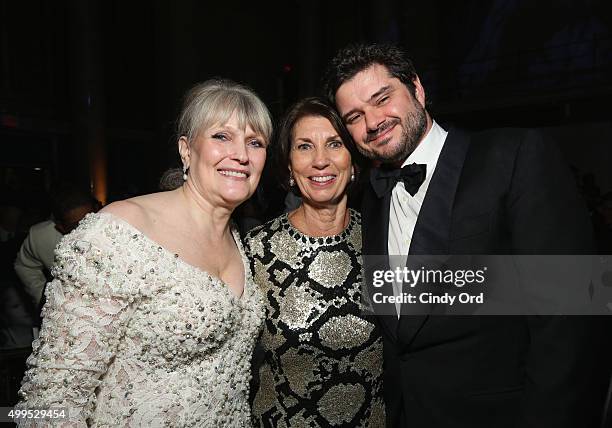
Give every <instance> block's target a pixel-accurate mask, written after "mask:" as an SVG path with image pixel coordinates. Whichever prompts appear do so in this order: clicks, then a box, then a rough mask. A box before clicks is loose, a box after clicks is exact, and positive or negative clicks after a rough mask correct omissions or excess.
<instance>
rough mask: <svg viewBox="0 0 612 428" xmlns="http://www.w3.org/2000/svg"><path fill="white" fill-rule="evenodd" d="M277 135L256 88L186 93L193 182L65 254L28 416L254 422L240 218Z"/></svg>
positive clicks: (250, 299)
mask: <svg viewBox="0 0 612 428" xmlns="http://www.w3.org/2000/svg"><path fill="white" fill-rule="evenodd" d="M271 132H272V125H271V120H270V115H269V112H268V110H267V109H266V107H265V105H264V104H263V102H262V101H261V100H260V99H259V98H258V97H257V96H256V95H255V94H254V93H253V92H252V91H251V90H249V89H247V88H246V87H244V86H242V85H239V84H236V83H233V82H230V81H225V80H211V81H207V82H204V83H202V84H200V85H197V86H196V87H194V88H193V89H191V91H189V93H188V94H187V96H186V98H185V102H184V105H183V109H182V112H181V115H180V117H179V121H178V135H179V138H178V150H179V153H180V156H181V159H182V162H183V179H184V183H183V185H182V186H180V187H179V188H177V189H176V190H172V191H167V192H160V193H155V194H149V195H144V196H139V197H136V198H133V199H128V200H124V201H119V202H115V203H113V204H110V205H109V206H107V207H105V208H104V209H103V210H102V211H101V212H100V213H97V214H90V215H88V216H87V217H86V218H85V220H83V222H82V223H81V224H80V226H79V227H78V228H77V229H76V230H75V231H73V232H72V233H71V234H69V235H67V236H66V237H65V238H64V240H63V241H62V242H61V244H60V246H59V248H58V249H57V253H56V254H57V258H56V265H55V268H54V274H55V279H54V281H53V282H51V283H50V284H49V286H48V287H47V304H46V306H45V308H44V310H43V315H44V320H43V326H42V330H41V334H40V340H39V341H37V342H35V343H34V346H33V353H32V355H31V356H30V358H29V359H28V364H29V370H28V371H27V373H26V376H25V379H24V382H23V386H22V388H21V391H20V394H21V397H22V401H21V402H20V403H19V405H18V408H20V409H27V408H65V409H67V411H68V414H67V415H66V419H65V422H66V424H77V425H85V423H87V424H88V425H91V426H160V425H165V426H245V425H249V418H250V410H249V405H248V395H249V392H248V384H249V378H250V358H251V353H252V350H253V346H254V341H255V340H256V337H257V334H258V332H259V329H260V326H261V322H262V313H263V308H262V306H261V296H260V292H259V291H258V289H257V288H256V287H255V286H254V284H253V281H252V277H251V273H250V270H249V265H248V261H247V259H246V257H245V254H244V251H243V248H242V246H241V243H240V238H239V235H238V232H237V230H236V229H235V227H233V225H232V224H231V222H230V215H231V213H232V211H233V210H234V209H235V208H236V207H237V206H238V205H239V204H241V203H242V202H244V201H245V200H247V199H248V198H249V197H250V196H251V195H252V194H253V192H254V191H255V188H256V187H257V184H258V182H259V179H260V176H261V173H262V170H263V167H264V163H265V160H266V146H267V144H268V141H269V139H270V135H271ZM47 422H48V421H47ZM57 422H60V421H59V420H58V421H57ZM71 426H72V425H71Z"/></svg>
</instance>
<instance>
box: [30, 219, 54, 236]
mask: <svg viewBox="0 0 612 428" xmlns="http://www.w3.org/2000/svg"><path fill="white" fill-rule="evenodd" d="M29 234H30V236H61V233H60V232H58V230H57V229H56V228H55V223H54V222H53V221H51V220H45V221H41V222H40V223H36V224H35V225H33V226H32V227H30V231H29Z"/></svg>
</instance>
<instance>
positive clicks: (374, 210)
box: [361, 170, 398, 340]
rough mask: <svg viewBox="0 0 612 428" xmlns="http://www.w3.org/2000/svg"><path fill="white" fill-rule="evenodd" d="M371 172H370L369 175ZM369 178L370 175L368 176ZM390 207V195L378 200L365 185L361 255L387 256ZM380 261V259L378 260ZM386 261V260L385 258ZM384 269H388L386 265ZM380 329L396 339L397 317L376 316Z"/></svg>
mask: <svg viewBox="0 0 612 428" xmlns="http://www.w3.org/2000/svg"><path fill="white" fill-rule="evenodd" d="M372 172H373V170H372V171H371V173H372ZM370 177H371V174H370ZM390 206H391V193H387V194H385V196H383V197H382V198H379V197H378V196H377V195H376V193H375V192H374V190H373V189H372V185H371V184H370V182H368V183H367V186H366V190H365V192H364V197H363V200H362V207H361V229H362V236H363V245H362V253H363V254H364V255H371V256H383V255H384V256H386V255H388V254H389V246H388V239H389V238H388V237H389V207H390ZM378 259H380V258H378ZM385 259H386V258H385ZM385 269H389V267H388V263H387V266H386V267H385ZM385 291H386V292H388V293H389V292H390V293H391V294H392V293H393V290H391V289H390V288H389V289H386V290H385ZM378 318H379V319H380V320H381V324H382V327H383V328H384V329H385V330H386V332H387V334H388V335H389V336H390V337H392V338H393V340H395V339H396V333H397V321H398V320H397V316H396V315H384V314H381V315H379V316H378Z"/></svg>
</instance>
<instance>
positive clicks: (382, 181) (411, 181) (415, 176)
mask: <svg viewBox="0 0 612 428" xmlns="http://www.w3.org/2000/svg"><path fill="white" fill-rule="evenodd" d="M426 171H427V165H426V164H424V163H419V164H416V163H411V164H410V165H405V166H403V167H402V169H385V168H375V169H373V170H372V175H371V176H370V181H371V182H372V187H373V188H374V191H375V192H376V195H377V196H378V197H379V198H382V197H383V196H384V195H385V194H386V193H387V192H391V191H392V190H393V188H394V187H395V185H396V184H397V182H398V181H403V182H404V187H405V188H406V191H407V192H408V193H410V195H411V196H414V195H416V193H417V192H418V191H419V187H421V184H423V181H425V172H426Z"/></svg>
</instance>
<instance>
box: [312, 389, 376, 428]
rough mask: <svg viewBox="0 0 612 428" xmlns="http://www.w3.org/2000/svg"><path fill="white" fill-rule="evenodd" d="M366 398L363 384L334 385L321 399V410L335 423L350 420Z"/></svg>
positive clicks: (325, 416) (326, 417) (324, 415)
mask: <svg viewBox="0 0 612 428" xmlns="http://www.w3.org/2000/svg"><path fill="white" fill-rule="evenodd" d="M364 400H365V390H364V389H363V386H361V385H359V384H357V385H351V384H348V385H347V384H339V385H334V386H332V387H331V388H329V389H328V390H327V392H326V393H325V395H324V396H323V397H321V399H320V400H319V412H320V413H321V415H323V417H324V418H325V419H327V420H328V421H329V422H330V423H331V424H333V425H340V424H343V423H348V422H350V421H351V420H352V419H353V418H354V417H355V415H356V414H357V412H358V411H359V409H360V407H361V406H363V402H364Z"/></svg>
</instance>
